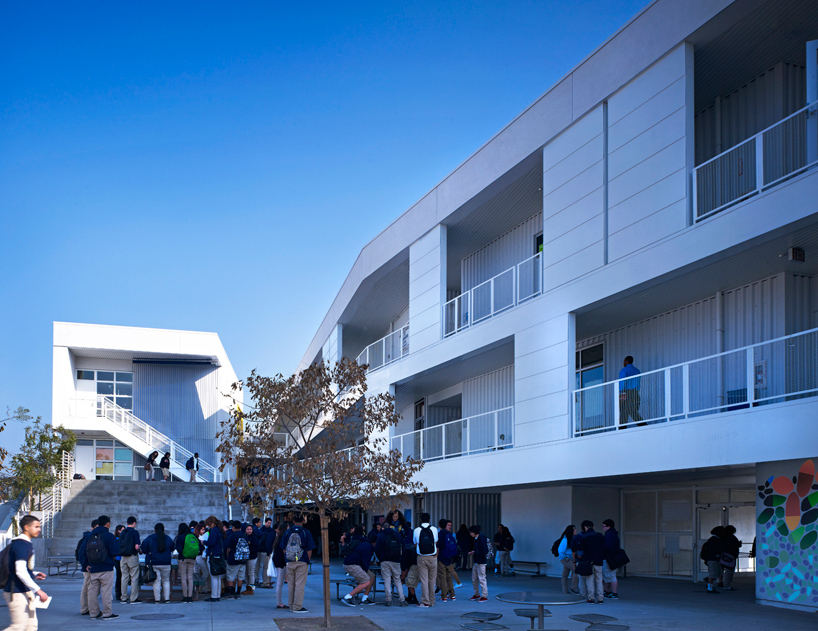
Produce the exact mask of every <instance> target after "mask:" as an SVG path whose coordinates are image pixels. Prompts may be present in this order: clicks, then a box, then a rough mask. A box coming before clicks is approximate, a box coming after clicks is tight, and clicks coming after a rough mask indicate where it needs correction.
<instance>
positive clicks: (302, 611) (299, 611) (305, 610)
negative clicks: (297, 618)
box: [290, 607, 310, 613]
mask: <svg viewBox="0 0 818 631" xmlns="http://www.w3.org/2000/svg"><path fill="white" fill-rule="evenodd" d="M290 611H292V612H293V613H309V612H310V610H309V609H305V608H304V607H301V609H296V610H295V611H293V610H292V609H291V610H290Z"/></svg>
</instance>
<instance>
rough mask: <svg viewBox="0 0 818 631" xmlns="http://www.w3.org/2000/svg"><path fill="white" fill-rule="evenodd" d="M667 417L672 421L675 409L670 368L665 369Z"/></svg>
mask: <svg viewBox="0 0 818 631" xmlns="http://www.w3.org/2000/svg"><path fill="white" fill-rule="evenodd" d="M664 373H665V416H667V420H668V421H670V416H671V413H672V408H673V399H672V397H671V396H670V394H671V391H670V368H665V370H664Z"/></svg>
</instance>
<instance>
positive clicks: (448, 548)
mask: <svg viewBox="0 0 818 631" xmlns="http://www.w3.org/2000/svg"><path fill="white" fill-rule="evenodd" d="M437 525H438V527H439V528H440V530H439V532H438V537H437V586H438V587H439V588H440V599H441V600H442V601H443V602H446V601H447V600H455V596H454V580H453V579H454V565H453V563H454V556H455V555H456V554H457V540H456V539H455V538H454V535H453V534H452V522H451V521H449V520H448V519H441V520H440V521H438V522H437ZM458 582H459V581H458Z"/></svg>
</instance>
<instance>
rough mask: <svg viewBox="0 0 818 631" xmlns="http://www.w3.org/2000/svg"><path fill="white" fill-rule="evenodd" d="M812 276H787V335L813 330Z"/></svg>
mask: <svg viewBox="0 0 818 631" xmlns="http://www.w3.org/2000/svg"><path fill="white" fill-rule="evenodd" d="M813 280H814V279H813V277H812V276H802V275H800V274H787V289H786V292H787V325H786V332H785V334H786V335H791V334H793V333H800V332H801V331H806V330H808V329H811V328H813V325H812V283H813Z"/></svg>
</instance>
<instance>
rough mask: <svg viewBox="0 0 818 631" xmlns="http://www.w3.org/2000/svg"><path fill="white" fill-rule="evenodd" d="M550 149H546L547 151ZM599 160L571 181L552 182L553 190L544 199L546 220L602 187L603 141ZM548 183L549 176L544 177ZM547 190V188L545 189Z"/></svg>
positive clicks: (600, 142) (579, 172)
mask: <svg viewBox="0 0 818 631" xmlns="http://www.w3.org/2000/svg"><path fill="white" fill-rule="evenodd" d="M547 148H548V147H546V149H547ZM598 148H599V160H597V161H596V162H595V163H593V164H590V165H588V166H587V167H586V168H585V169H583V170H582V171H578V172H577V173H575V174H573V175H572V176H571V177H570V178H569V179H565V180H562V181H559V182H553V181H552V182H550V184H551V185H552V186H554V188H553V190H552V191H551V192H550V193H549V194H548V195H545V196H544V197H543V213H544V216H545V217H546V218H548V217H551V216H552V215H554V214H556V213H558V212H559V211H561V210H564V209H565V208H567V207H568V206H570V205H571V204H573V203H575V202H576V201H578V200H580V199H582V198H583V197H585V196H586V195H588V193H591V192H592V191H595V190H596V189H598V188H600V187H601V186H602V183H603V181H602V171H603V168H602V140H601V139H600V141H599V147H598ZM543 181H544V182H545V181H547V174H545V175H544V176H543ZM543 188H545V186H544V187H543Z"/></svg>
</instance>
